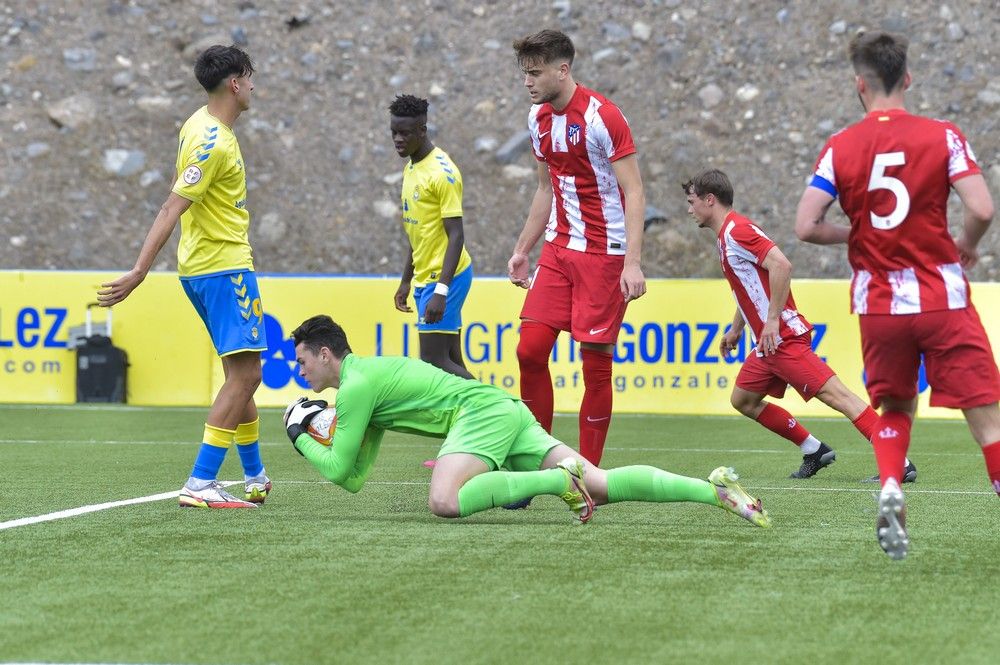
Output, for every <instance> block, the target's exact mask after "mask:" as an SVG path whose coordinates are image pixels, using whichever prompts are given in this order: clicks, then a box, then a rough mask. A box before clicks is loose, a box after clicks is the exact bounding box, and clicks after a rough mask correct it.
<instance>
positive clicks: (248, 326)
mask: <svg viewBox="0 0 1000 665" xmlns="http://www.w3.org/2000/svg"><path fill="white" fill-rule="evenodd" d="M181 285H182V286H183V287H184V293H186V294H187V297H188V299H190V300H191V304H192V305H194V308H195V311H197V312H198V316H200V317H201V320H202V321H203V322H204V323H205V327H206V328H207V329H208V334H209V336H210V337H211V338H212V344H214V345H215V350H216V352H217V353H218V354H219V355H220V356H228V355H230V354H233V353H239V352H241V351H258V352H263V351H265V350H266V349H267V336H266V335H265V334H264V310H263V308H262V307H261V304H260V291H259V290H258V289H257V276H256V275H255V274H254V272H253V271H252V270H237V271H234V272H226V273H221V274H215V275H206V276H203V277H181Z"/></svg>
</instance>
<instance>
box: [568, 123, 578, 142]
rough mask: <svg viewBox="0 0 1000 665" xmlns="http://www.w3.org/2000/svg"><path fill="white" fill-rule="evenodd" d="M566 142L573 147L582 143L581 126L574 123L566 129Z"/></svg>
mask: <svg viewBox="0 0 1000 665" xmlns="http://www.w3.org/2000/svg"><path fill="white" fill-rule="evenodd" d="M566 140H567V141H569V142H570V143H572V144H573V145H576V144H577V143H579V142H580V125H578V124H576V123H573V124H572V125H570V126H569V127H567V128H566Z"/></svg>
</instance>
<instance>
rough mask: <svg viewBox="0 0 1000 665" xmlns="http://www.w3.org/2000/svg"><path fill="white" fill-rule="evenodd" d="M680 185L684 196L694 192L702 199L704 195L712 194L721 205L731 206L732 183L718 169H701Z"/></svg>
mask: <svg viewBox="0 0 1000 665" xmlns="http://www.w3.org/2000/svg"><path fill="white" fill-rule="evenodd" d="M681 187H683V188H684V196H687V195H688V194H694V195H695V196H697V197H698V198H699V199H703V198H705V196H706V195H708V194H713V195H715V198H716V200H718V202H719V203H721V204H722V205H724V206H726V207H727V208H731V207H732V206H733V183H731V182H729V176H727V175H726V174H725V173H723V172H722V171H720V170H719V169H709V170H707V171H702V172H701V173H699V174H698V175H696V176H695V177H693V178H691V179H690V180H688V181H687V182H685V183H682V184H681Z"/></svg>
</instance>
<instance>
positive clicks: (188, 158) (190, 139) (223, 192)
mask: <svg viewBox="0 0 1000 665" xmlns="http://www.w3.org/2000/svg"><path fill="white" fill-rule="evenodd" d="M173 191H174V193H175V194H177V195H178V196H183V197H184V198H186V199H188V200H190V201H191V202H192V204H191V207H190V208H188V209H187V212H185V213H184V214H183V215H181V240H180V244H179V246H178V247H177V272H178V273H179V274H180V276H181V277H194V276H196V275H208V274H212V273H219V272H225V271H227V270H253V255H252V253H251V251H250V241H249V239H248V238H247V231H248V229H249V228H250V213H249V212H247V207H246V205H247V178H246V172H245V171H244V169H243V155H242V154H241V153H240V144H239V143H238V142H237V141H236V135H235V134H233V130H232V129H230V128H229V127H227V126H226V125H225V123H223V122H222V121H221V120H219V119H218V118H216V117H214V116H212V115H211V114H210V113H209V112H208V107H207V106H203V107H201V108H200V109H198V110H197V111H196V112H195V113H194V115H192V116H191V117H190V118H188V120H187V122H185V123H184V126H183V127H182V128H181V133H180V144H179V146H178V148H177V182H175V183H174V188H173Z"/></svg>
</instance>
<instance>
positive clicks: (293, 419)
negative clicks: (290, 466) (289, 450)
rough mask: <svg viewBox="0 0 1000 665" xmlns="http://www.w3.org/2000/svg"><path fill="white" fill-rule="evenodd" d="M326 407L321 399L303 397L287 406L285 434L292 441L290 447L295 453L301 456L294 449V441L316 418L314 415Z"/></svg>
mask: <svg viewBox="0 0 1000 665" xmlns="http://www.w3.org/2000/svg"><path fill="white" fill-rule="evenodd" d="M326 407H327V403H326V400H323V399H306V398H305V397H300V398H298V399H297V400H296V401H294V402H292V403H291V404H289V405H288V408H287V409H285V417H284V420H285V432H286V433H287V434H288V438H289V439H291V441H292V447H293V448H295V451H296V452H298V453H299V455H301V454H302V452H301V451H300V450H299V449H298V447H296V445H295V439H297V438H299V435H300V434H305V432H306V428H308V427H309V423H310V422H312V419H313V418H315V417H316V414H317V413H319V412H320V411H322V410H323V409H325V408H326Z"/></svg>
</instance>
